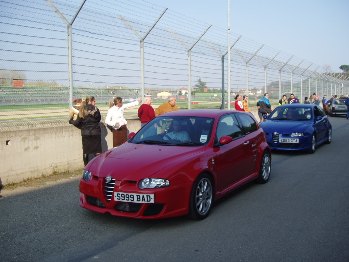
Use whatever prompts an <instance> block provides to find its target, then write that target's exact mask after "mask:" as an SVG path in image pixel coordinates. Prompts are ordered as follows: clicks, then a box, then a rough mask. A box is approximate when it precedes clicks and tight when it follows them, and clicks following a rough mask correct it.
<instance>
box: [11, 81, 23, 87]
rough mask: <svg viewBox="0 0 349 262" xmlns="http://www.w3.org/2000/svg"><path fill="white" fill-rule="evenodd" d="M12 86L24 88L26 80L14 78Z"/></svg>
mask: <svg viewBox="0 0 349 262" xmlns="http://www.w3.org/2000/svg"><path fill="white" fill-rule="evenodd" d="M12 87H14V88H23V87H24V80H22V79H12Z"/></svg>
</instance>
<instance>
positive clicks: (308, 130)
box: [260, 104, 332, 153]
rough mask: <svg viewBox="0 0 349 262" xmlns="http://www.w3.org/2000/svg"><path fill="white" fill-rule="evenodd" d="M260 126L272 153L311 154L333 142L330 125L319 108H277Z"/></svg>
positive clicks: (294, 106)
mask: <svg viewBox="0 0 349 262" xmlns="http://www.w3.org/2000/svg"><path fill="white" fill-rule="evenodd" d="M260 126H261V127H262V129H263V131H264V133H265V136H266V138H267V142H268V144H269V146H270V148H271V149H272V150H287V151H293V150H305V151H308V152H309V153H314V152H315V150H316V148H317V146H319V145H320V144H322V143H331V141H332V125H331V123H330V121H329V119H328V117H327V115H326V114H325V112H324V111H323V110H322V108H320V107H319V106H317V105H314V104H289V105H282V106H278V107H276V108H275V109H274V110H273V112H271V114H270V115H269V116H268V117H266V118H265V121H263V122H262V123H261V124H260Z"/></svg>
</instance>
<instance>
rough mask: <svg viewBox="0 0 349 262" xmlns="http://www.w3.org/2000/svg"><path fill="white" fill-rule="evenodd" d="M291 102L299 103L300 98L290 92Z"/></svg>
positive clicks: (289, 101) (289, 100)
mask: <svg viewBox="0 0 349 262" xmlns="http://www.w3.org/2000/svg"><path fill="white" fill-rule="evenodd" d="M288 103H289V104H297V103H299V100H298V98H297V97H295V96H294V94H290V97H289V98H288Z"/></svg>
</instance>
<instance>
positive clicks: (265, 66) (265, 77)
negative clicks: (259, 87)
mask: <svg viewBox="0 0 349 262" xmlns="http://www.w3.org/2000/svg"><path fill="white" fill-rule="evenodd" d="M279 54H280V52H278V53H277V54H276V55H275V56H274V57H273V58H272V59H270V60H269V62H268V63H267V64H265V65H264V93H266V92H267V81H268V73H267V69H268V66H269V65H270V64H271V63H272V62H273V61H274V60H275V58H276V57H277V56H278V55H279Z"/></svg>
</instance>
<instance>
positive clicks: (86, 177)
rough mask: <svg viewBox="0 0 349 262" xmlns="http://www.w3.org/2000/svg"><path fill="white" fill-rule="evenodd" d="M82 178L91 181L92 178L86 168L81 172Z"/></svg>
mask: <svg viewBox="0 0 349 262" xmlns="http://www.w3.org/2000/svg"><path fill="white" fill-rule="evenodd" d="M82 179H83V180H85V181H91V179H92V173H91V172H90V171H88V170H84V171H83V172H82Z"/></svg>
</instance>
